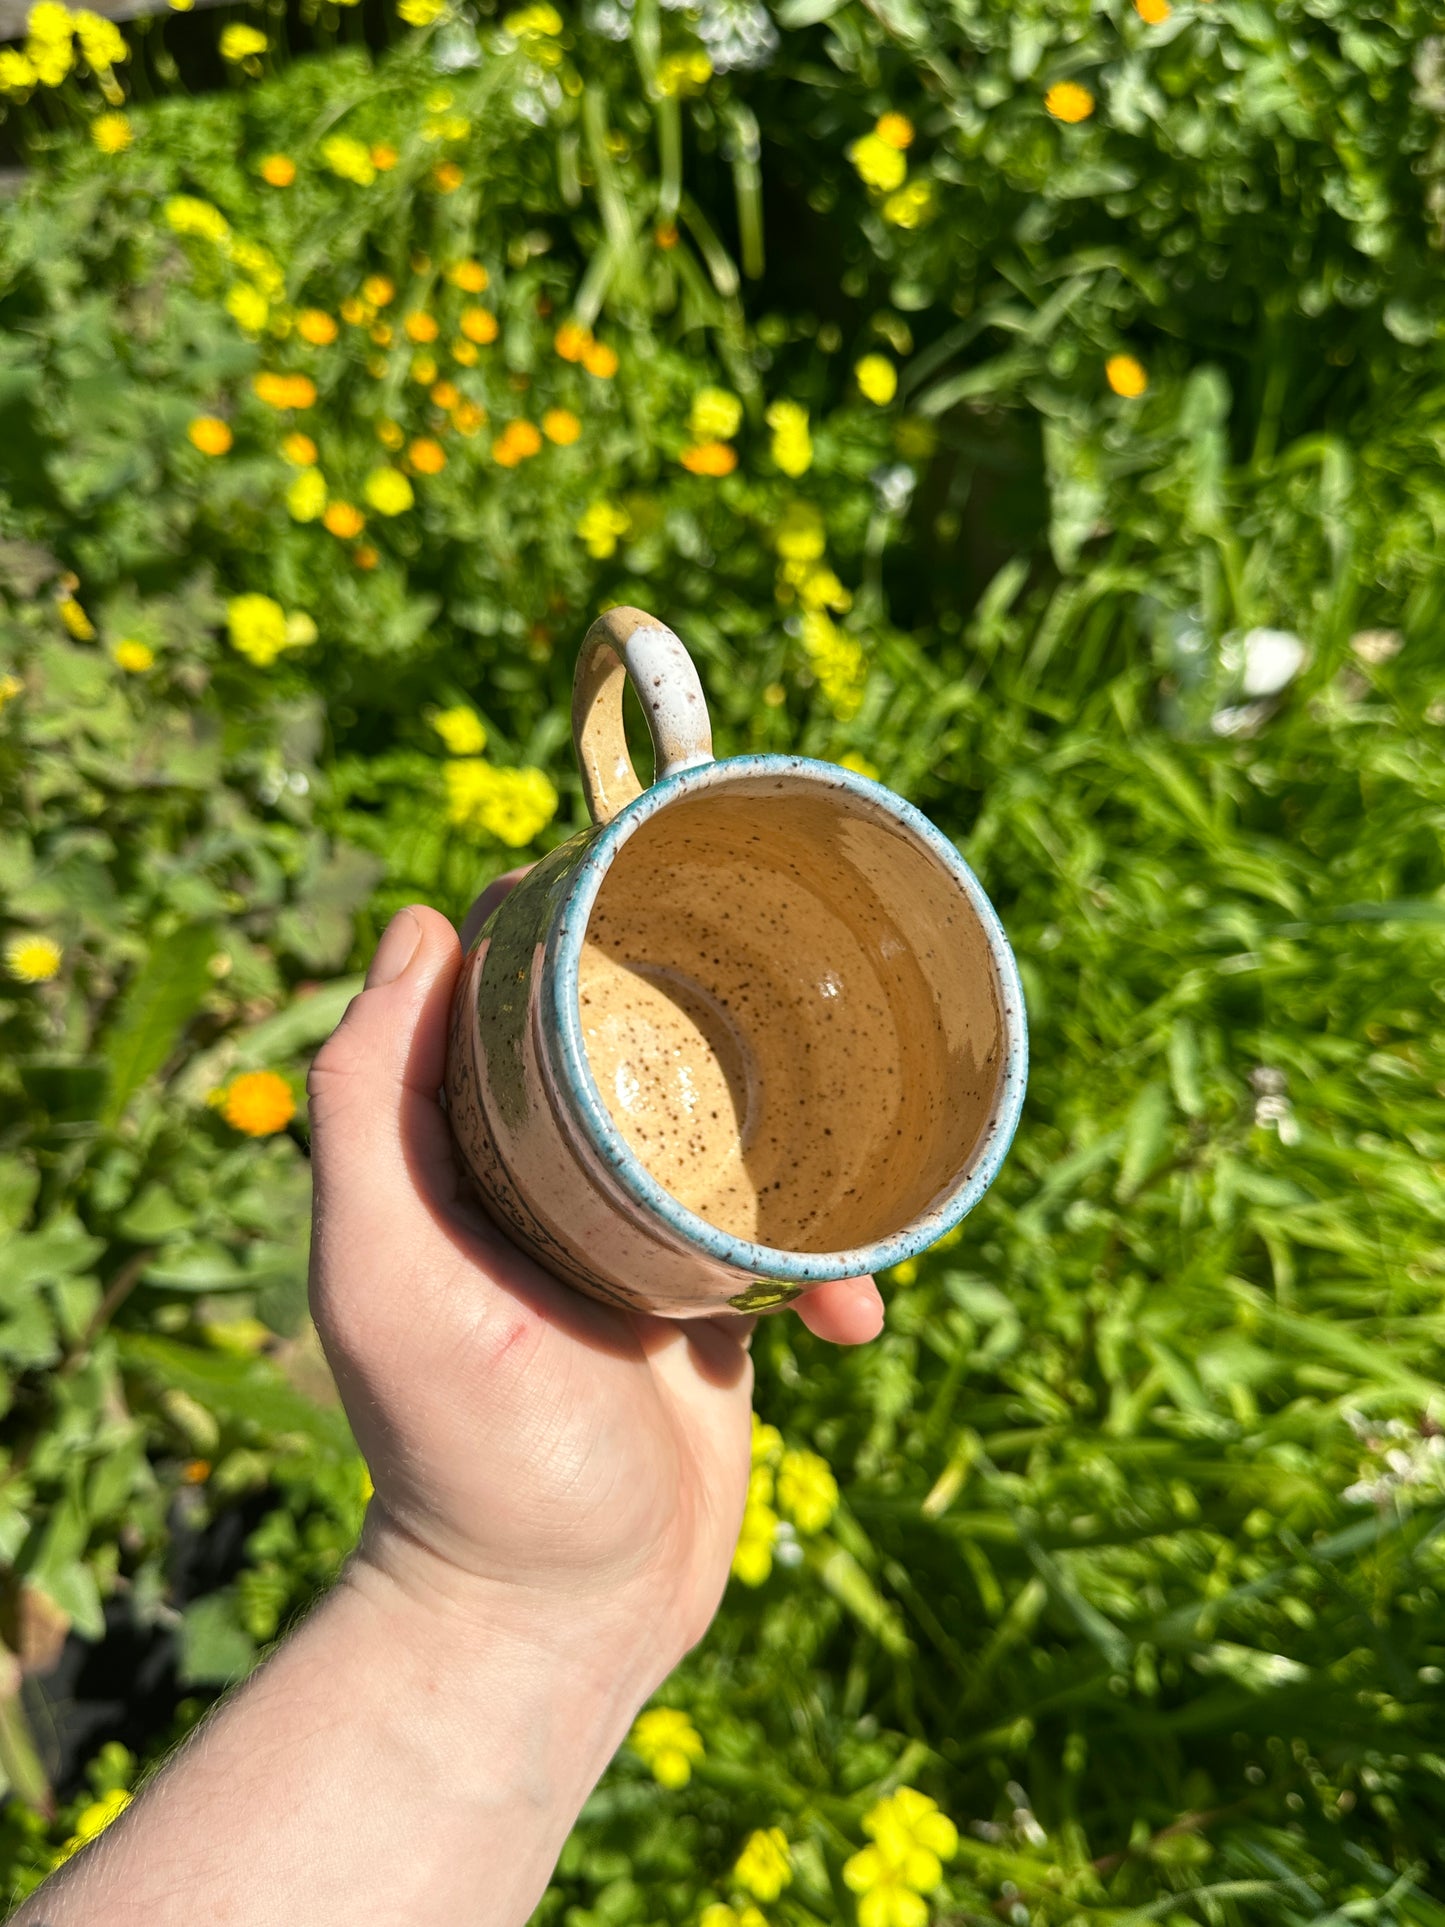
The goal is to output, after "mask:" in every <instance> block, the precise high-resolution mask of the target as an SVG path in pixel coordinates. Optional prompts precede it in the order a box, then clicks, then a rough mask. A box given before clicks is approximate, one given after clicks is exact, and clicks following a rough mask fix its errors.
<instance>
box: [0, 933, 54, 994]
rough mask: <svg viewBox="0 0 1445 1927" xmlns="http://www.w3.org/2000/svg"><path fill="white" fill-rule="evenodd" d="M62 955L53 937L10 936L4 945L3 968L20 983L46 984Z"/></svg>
mask: <svg viewBox="0 0 1445 1927" xmlns="http://www.w3.org/2000/svg"><path fill="white" fill-rule="evenodd" d="M64 956H65V952H64V951H63V950H62V949H61V947H60V945H59V944H58V943H56V941H55V939H54V938H53V937H12V938H11V939H10V941H9V942H8V943H7V944H6V946H5V968H6V969H7V970H8V971H9V972H10V975H11V976H12V977H16V978H18V979H19V981H20V982H21V983H22V984H48V983H49V982H50V980H51V978H52V977H53V976H55V975H56V973H57V972H58V971H59V969H60V965H61V962H62V960H63V958H64Z"/></svg>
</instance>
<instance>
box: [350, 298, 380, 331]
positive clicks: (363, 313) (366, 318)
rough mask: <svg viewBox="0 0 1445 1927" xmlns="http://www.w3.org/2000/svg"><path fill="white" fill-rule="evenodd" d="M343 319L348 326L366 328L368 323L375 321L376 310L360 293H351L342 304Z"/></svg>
mask: <svg viewBox="0 0 1445 1927" xmlns="http://www.w3.org/2000/svg"><path fill="white" fill-rule="evenodd" d="M341 319H342V320H343V321H344V322H345V323H346V325H347V327H348V328H365V327H366V326H367V325H368V323H370V322H373V321H375V319H376V310H375V308H373V307H372V305H371V303H370V302H369V301H363V300H362V299H361V297H360V296H359V295H354V294H349V295H347V297H346V299H345V300H344V301H343V302H342V304H341Z"/></svg>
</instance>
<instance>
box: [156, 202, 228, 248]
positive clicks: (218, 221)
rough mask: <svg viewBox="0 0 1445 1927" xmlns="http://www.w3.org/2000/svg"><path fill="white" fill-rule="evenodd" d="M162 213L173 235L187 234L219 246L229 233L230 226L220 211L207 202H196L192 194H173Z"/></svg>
mask: <svg viewBox="0 0 1445 1927" xmlns="http://www.w3.org/2000/svg"><path fill="white" fill-rule="evenodd" d="M162 212H163V214H164V215H165V219H166V226H167V227H168V228H169V229H170V230H171V232H172V233H173V234H189V235H192V236H194V237H195V238H196V239H197V240H200V241H214V242H215V243H216V244H217V245H218V246H219V245H220V243H221V242H222V241H224V240H225V239H226V236H227V235H228V234H229V233H230V232H231V224H230V222H229V221H228V220H227V219H226V217H225V215H224V214H222V212H221V210H220V209H219V208H218V207H212V206H211V204H210V202H209V201H198V200H197V199H196V197H195V195H194V194H173V195H172V196H171V198H170V200H168V201H167V202H166V204H165V207H164V208H163V209H162Z"/></svg>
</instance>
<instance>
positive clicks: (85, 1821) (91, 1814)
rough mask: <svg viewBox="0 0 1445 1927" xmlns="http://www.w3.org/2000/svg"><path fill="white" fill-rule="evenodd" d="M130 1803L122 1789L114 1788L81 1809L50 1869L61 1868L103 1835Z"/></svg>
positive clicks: (129, 1798)
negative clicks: (72, 1831) (72, 1830)
mask: <svg viewBox="0 0 1445 1927" xmlns="http://www.w3.org/2000/svg"><path fill="white" fill-rule="evenodd" d="M130 1801H131V1796H130V1794H129V1793H127V1792H126V1791H125V1789H124V1788H123V1787H116V1788H115V1789H114V1790H113V1791H111V1792H110V1793H103V1794H102V1795H101V1796H100V1798H99V1799H98V1800H92V1801H91V1803H90V1805H89V1806H88V1807H83V1808H82V1809H81V1812H80V1816H79V1818H78V1819H77V1820H76V1822H75V1832H74V1833H73V1834H71V1836H70V1838H69V1839H68V1840H67V1841H66V1842H65V1844H64V1846H62V1847H60V1848H58V1849H57V1851H56V1855H55V1858H54V1860H53V1861H52V1862H51V1866H52V1868H55V1867H60V1866H63V1865H64V1864H65V1862H66V1861H67V1860H69V1859H70V1858H71V1857H72V1855H74V1854H77V1853H79V1852H80V1849H81V1848H82V1847H84V1846H86V1845H88V1844H89V1842H90V1841H92V1840H94V1839H95V1838H96V1837H97V1836H98V1835H99V1834H102V1833H104V1832H105V1830H106V1828H107V1827H108V1826H109V1825H110V1823H111V1821H112V1820H116V1819H119V1817H120V1815H121V1814H122V1813H124V1812H125V1810H126V1808H127V1807H128V1806H129V1805H130Z"/></svg>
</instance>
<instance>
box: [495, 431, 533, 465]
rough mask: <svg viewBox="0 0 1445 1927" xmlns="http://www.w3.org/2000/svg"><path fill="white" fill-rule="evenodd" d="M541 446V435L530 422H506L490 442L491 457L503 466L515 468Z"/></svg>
mask: <svg viewBox="0 0 1445 1927" xmlns="http://www.w3.org/2000/svg"><path fill="white" fill-rule="evenodd" d="M541 446H542V437H541V436H540V434H538V432H537V430H536V428H535V427H534V425H533V424H532V423H531V422H508V423H507V426H506V427H505V428H504V429H503V430H502V432H501V434H500V435H499V436H498V437H497V439H496V441H494V442H493V443H492V459H493V461H495V462H498V463H500V464H501V466H502V467H503V468H515V467H516V466H517V464H518V462H524V461H526V459H527V457H528V456H529V455H535V454H536V453H537V451H538V450H539V449H540V448H541Z"/></svg>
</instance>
